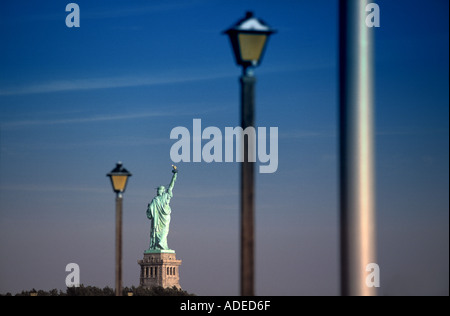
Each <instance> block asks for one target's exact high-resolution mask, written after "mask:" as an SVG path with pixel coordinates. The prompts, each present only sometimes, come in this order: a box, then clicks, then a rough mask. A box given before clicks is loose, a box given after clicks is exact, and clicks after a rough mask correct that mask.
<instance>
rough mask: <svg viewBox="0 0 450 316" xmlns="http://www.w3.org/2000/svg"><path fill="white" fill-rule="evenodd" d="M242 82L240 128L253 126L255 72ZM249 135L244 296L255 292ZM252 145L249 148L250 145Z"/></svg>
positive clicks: (243, 209)
mask: <svg viewBox="0 0 450 316" xmlns="http://www.w3.org/2000/svg"><path fill="white" fill-rule="evenodd" d="M240 82H241V127H242V129H244V130H245V129H246V128H247V127H249V126H254V116H255V115H254V114H255V111H254V110H255V82H256V79H255V77H253V76H252V75H249V74H246V71H245V70H244V75H243V76H242V77H241V79H240ZM249 140H250V139H249V137H244V140H243V141H244V153H243V154H244V156H243V157H244V162H242V163H241V295H242V296H254V295H255V289H254V284H255V279H254V278H255V276H254V273H255V272H254V270H255V262H254V256H255V249H254V241H255V232H254V222H255V219H254V209H255V204H254V199H255V196H254V165H255V163H254V162H250V161H249V159H248V158H249V151H248V148H252V146H251V145H252V144H249ZM249 145H250V147H249Z"/></svg>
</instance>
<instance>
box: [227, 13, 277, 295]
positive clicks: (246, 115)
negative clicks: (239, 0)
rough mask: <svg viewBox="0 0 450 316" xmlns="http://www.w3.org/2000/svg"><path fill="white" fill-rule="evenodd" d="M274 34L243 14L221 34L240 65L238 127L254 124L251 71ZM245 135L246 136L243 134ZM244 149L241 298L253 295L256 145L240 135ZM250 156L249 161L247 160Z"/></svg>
mask: <svg viewBox="0 0 450 316" xmlns="http://www.w3.org/2000/svg"><path fill="white" fill-rule="evenodd" d="M275 32H276V31H275V30H273V29H272V28H270V27H269V26H268V25H267V24H266V23H265V22H263V21H262V20H260V19H258V18H256V17H255V16H254V15H253V12H247V13H246V15H245V18H243V19H241V20H239V21H238V22H237V23H236V24H235V25H233V26H232V27H231V28H230V29H228V30H226V31H225V32H224V33H225V34H227V35H228V36H229V38H230V42H231V46H232V48H233V52H234V56H235V58H236V63H237V64H238V65H239V66H242V69H243V73H242V76H241V77H240V84H241V127H242V129H243V130H245V129H246V128H247V127H253V128H254V125H255V83H256V79H255V77H254V76H253V71H252V69H253V68H254V67H256V66H258V65H259V64H260V63H261V59H262V55H263V53H264V49H265V47H266V45H267V41H268V38H269V36H270V35H272V34H273V33H275ZM247 135H249V134H247ZM242 137H243V139H242V142H243V145H244V150H243V153H242V155H243V156H242V158H243V159H242V162H241V295H242V296H253V295H255V288H254V286H255V246H254V243H255V219H254V214H255V202H254V201H255V188H254V186H255V180H254V178H255V162H254V157H255V155H256V153H253V152H249V148H251V150H252V151H253V150H254V149H255V148H256V146H255V145H256V144H253V143H251V142H254V141H256V140H255V139H254V137H250V136H247V137H245V133H244V134H243V135H242ZM250 157H251V158H252V159H250Z"/></svg>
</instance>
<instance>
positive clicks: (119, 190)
mask: <svg viewBox="0 0 450 316" xmlns="http://www.w3.org/2000/svg"><path fill="white" fill-rule="evenodd" d="M106 176H108V177H109V178H110V179H111V184H112V187H113V191H114V192H115V193H116V296H122V206H123V193H124V192H125V189H126V187H127V182H128V178H129V177H131V173H130V172H128V170H127V169H125V168H124V167H123V166H122V163H121V162H118V163H117V164H116V167H115V168H114V169H113V170H111V172H110V173H108V174H107V175H106Z"/></svg>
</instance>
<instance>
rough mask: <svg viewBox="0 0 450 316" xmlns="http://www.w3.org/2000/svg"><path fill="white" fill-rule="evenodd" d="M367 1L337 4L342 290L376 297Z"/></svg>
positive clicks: (371, 51) (371, 48)
mask: <svg viewBox="0 0 450 316" xmlns="http://www.w3.org/2000/svg"><path fill="white" fill-rule="evenodd" d="M369 2H370V1H368V0H341V1H340V2H339V43H340V44H339V47H340V53H339V65H340V71H339V73H340V78H339V83H340V111H339V113H340V115H339V119H340V120H339V121H340V124H339V125H340V133H339V134H340V222H341V223H340V225H341V229H340V230H341V241H340V243H341V292H342V295H349V296H374V295H377V290H376V288H375V287H369V286H368V285H367V284H366V277H367V271H366V269H367V266H368V264H371V263H376V242H375V241H376V224H375V218H376V212H375V211H376V210H375V161H374V156H375V155H374V152H375V149H374V148H375V146H374V138H375V137H374V82H373V80H374V75H373V67H374V40H373V36H374V35H373V29H372V28H370V27H368V26H367V25H366V22H365V19H366V6H367V4H368V3H369Z"/></svg>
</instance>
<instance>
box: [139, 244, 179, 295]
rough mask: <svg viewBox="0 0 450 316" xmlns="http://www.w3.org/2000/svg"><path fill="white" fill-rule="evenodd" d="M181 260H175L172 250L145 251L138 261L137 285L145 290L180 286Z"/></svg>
mask: <svg viewBox="0 0 450 316" xmlns="http://www.w3.org/2000/svg"><path fill="white" fill-rule="evenodd" d="M181 262H182V260H177V258H176V254H175V251H173V250H161V251H158V250H156V251H155V250H150V251H149V250H147V251H145V252H144V259H143V260H138V264H139V265H140V266H141V276H140V282H139V285H140V286H142V287H145V288H151V287H153V286H162V287H164V288H171V287H174V286H175V287H177V288H178V289H181V286H180V274H179V270H180V269H179V268H180V266H181Z"/></svg>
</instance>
